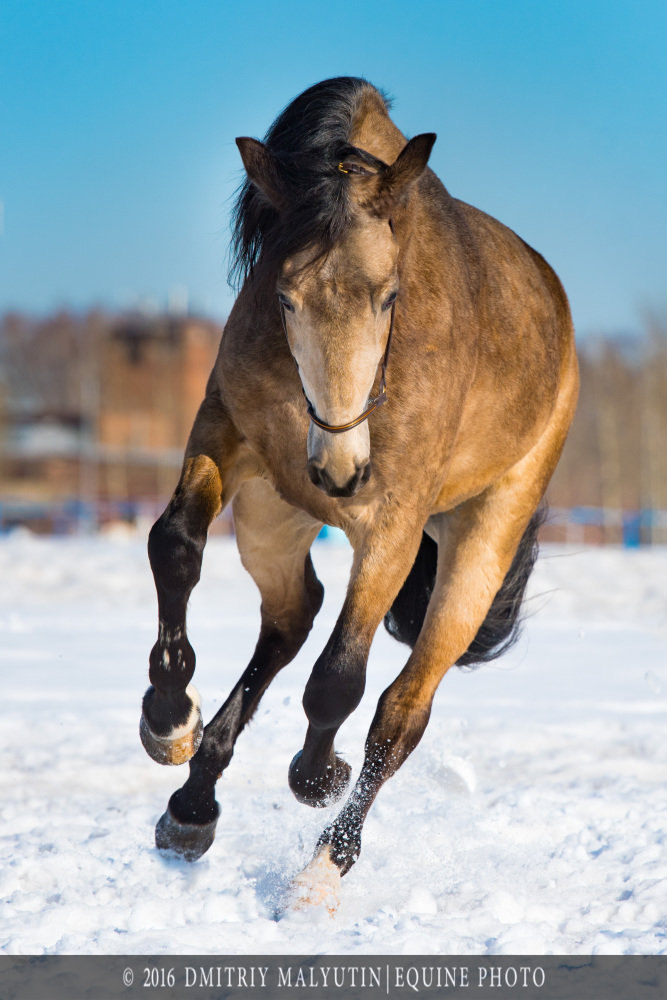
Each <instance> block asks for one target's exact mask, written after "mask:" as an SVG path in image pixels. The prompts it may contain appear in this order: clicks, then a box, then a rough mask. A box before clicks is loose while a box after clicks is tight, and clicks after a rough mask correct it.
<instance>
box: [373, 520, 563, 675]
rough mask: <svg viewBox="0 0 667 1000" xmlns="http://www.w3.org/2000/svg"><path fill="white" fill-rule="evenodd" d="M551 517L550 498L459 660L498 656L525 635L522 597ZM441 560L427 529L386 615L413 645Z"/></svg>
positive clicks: (395, 632) (532, 522)
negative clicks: (542, 531) (539, 536)
mask: <svg viewBox="0 0 667 1000" xmlns="http://www.w3.org/2000/svg"><path fill="white" fill-rule="evenodd" d="M545 519H546V504H542V505H541V506H540V507H538V509H537V510H536V511H535V513H534V514H533V516H532V518H531V519H530V522H529V524H528V527H527V528H526V530H525V532H524V534H523V537H522V539H521V541H520V542H519V547H518V549H517V550H516V554H515V556H514V559H513V560H512V565H511V566H510V568H509V570H508V573H507V576H506V577H505V579H504V580H503V583H502V586H501V588H500V590H499V591H498V593H497V594H496V596H495V597H494V599H493V603H492V604H491V607H490V608H489V612H488V614H487V616H486V618H485V619H484V621H483V622H482V624H481V626H480V629H479V631H478V633H477V635H476V636H475V638H474V639H473V641H472V642H471V644H470V646H469V647H468V649H467V650H466V652H465V653H464V654H463V656H461V657H460V658H459V660H458V661H457V662H458V665H459V666H461V667H462V666H470V665H471V664H473V663H488V661H489V660H495V659H496V657H498V656H501V655H502V654H503V653H504V652H506V650H508V649H509V648H510V646H513V645H514V643H515V642H516V640H517V639H518V638H519V631H520V626H521V619H520V617H519V612H520V610H521V602H522V601H523V595H524V593H525V590H526V584H527V583H528V578H529V576H530V574H531V572H532V569H533V566H534V565H535V560H536V559H537V551H538V544H537V533H538V531H539V529H540V527H541V526H542V524H543V523H544V521H545ZM437 561H438V546H437V545H436V543H435V542H434V541H433V539H432V538H430V537H429V536H428V535H427V534H426V533H424V535H423V537H422V543H421V545H420V547H419V552H418V553H417V558H416V559H415V564H414V566H413V567H412V569H411V570H410V573H409V574H408V578H407V580H406V581H405V583H404V584H403V586H402V588H401V590H400V592H399V594H398V596H397V598H396V600H395V601H394V603H393V604H392V606H391V610H390V611H388V612H387V614H386V615H385V619H384V624H385V628H386V629H387V631H388V632H389V634H390V635H393V637H394V638H395V639H398V641H399V642H405V643H407V645H408V646H410V647H411V648H412V647H414V645H415V642H416V641H417V636H418V635H419V633H420V631H421V627H422V625H423V624H424V618H425V616H426V609H427V607H428V602H429V600H430V599H431V594H432V593H433V586H434V584H435V572H436V567H437Z"/></svg>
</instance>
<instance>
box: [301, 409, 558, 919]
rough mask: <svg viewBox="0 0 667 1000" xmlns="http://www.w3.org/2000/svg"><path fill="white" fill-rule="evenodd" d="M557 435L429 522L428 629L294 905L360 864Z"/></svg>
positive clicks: (528, 508)
mask: <svg viewBox="0 0 667 1000" xmlns="http://www.w3.org/2000/svg"><path fill="white" fill-rule="evenodd" d="M563 436H564V435H563V434H562V433H561V429H560V428H559V427H558V425H555V426H554V427H552V428H548V429H547V432H546V433H545V435H544V437H543V438H542V439H541V440H540V441H539V442H538V444H537V445H536V446H535V448H534V449H533V451H532V452H530V453H529V454H528V455H527V456H526V457H525V458H524V459H523V460H522V461H521V462H519V463H518V464H517V465H516V466H514V467H513V469H511V470H510V471H509V472H508V473H507V474H506V475H505V477H504V478H503V479H502V480H500V481H499V482H497V483H496V484H495V485H494V486H493V487H492V488H490V489H489V490H488V491H487V492H486V493H485V494H483V495H482V496H480V497H477V498H475V499H474V500H471V501H468V502H467V503H465V504H463V505H461V507H459V508H457V509H456V510H455V511H452V512H451V513H448V514H443V515H439V516H438V517H437V518H434V519H433V521H432V523H433V524H434V525H436V524H437V526H438V568H437V574H436V580H435V586H434V589H433V593H432V596H431V599H430V601H429V605H428V610H427V613H426V618H425V620H424V624H423V626H422V629H421V631H420V633H419V637H418V639H417V642H416V643H415V646H414V649H413V652H412V654H411V656H410V658H409V660H408V662H407V664H406V666H405V668H404V669H403V670H402V671H401V673H400V674H399V676H398V677H397V678H396V680H395V681H394V683H393V684H391V685H390V687H389V688H387V690H386V691H385V692H384V694H383V695H382V697H381V698H380V701H379V703H378V707H377V711H376V714H375V717H374V719H373V722H372V724H371V728H370V730H369V734H368V738H367V741H366V749H365V757H364V763H363V766H362V769H361V773H360V775H359V779H358V781H357V783H356V785H355V788H354V790H353V792H352V794H351V795H350V798H349V799H348V801H347V802H346V804H345V806H344V807H343V809H342V810H341V812H340V814H339V815H338V816H337V818H336V819H335V820H334V822H333V823H332V824H331V825H330V826H329V827H328V828H327V829H326V830H325V831H324V833H323V834H322V836H321V838H320V840H319V842H318V847H317V852H316V856H315V860H314V862H311V865H309V866H308V868H307V869H306V871H305V872H304V873H302V875H301V876H300V877H299V878H298V879H297V881H296V883H295V890H296V894H297V900H301V901H305V902H307V901H308V900H309V899H315V900H317V899H318V898H319V896H320V895H321V893H320V891H319V888H318V885H317V884H316V880H317V878H318V877H319V875H318V873H320V872H321V871H322V870H324V871H325V872H326V882H327V886H328V885H329V884H330V883H331V881H332V879H333V877H334V875H335V874H336V872H338V874H339V875H344V874H345V873H346V872H347V871H348V870H349V869H350V868H351V866H352V865H353V864H354V862H355V861H356V859H357V857H358V856H359V853H360V850H361V834H362V827H363V823H364V820H365V818H366V815H367V814H368V811H369V809H370V807H371V805H372V803H373V801H374V799H375V797H376V795H377V793H378V791H379V790H380V788H381V787H382V785H383V784H384V782H385V781H387V779H388V778H390V777H391V776H392V775H393V774H394V773H395V772H396V771H397V770H398V768H399V767H400V766H401V765H402V764H403V762H404V761H405V760H406V759H407V757H408V756H409V755H410V753H411V752H412V751H413V750H414V748H415V747H416V746H417V744H418V743H419V741H420V739H421V737H422V735H423V733H424V730H425V729H426V725H427V723H428V720H429V716H430V713H431V705H432V701H433V697H434V695H435V692H436V690H437V687H438V685H439V683H440V681H441V680H442V678H443V676H444V674H445V673H446V672H447V670H448V669H449V668H450V667H451V666H452V665H453V664H455V663H456V662H457V661H458V660H459V659H460V658H461V657H462V656H463V654H464V653H465V652H466V651H467V650H468V649H469V647H470V645H471V643H472V641H473V639H474V638H475V636H476V635H477V633H478V631H479V628H480V626H481V625H482V623H483V622H484V620H485V618H486V615H487V613H488V611H489V608H490V607H491V604H492V602H493V599H494V597H495V595H496V593H497V592H498V590H499V589H500V587H501V585H502V583H503V580H504V579H505V576H506V574H507V572H508V570H509V568H510V566H511V563H512V560H513V558H514V555H515V553H516V551H517V548H518V545H519V542H520V540H521V537H522V535H523V533H524V531H525V530H526V527H527V525H528V523H529V521H530V518H531V516H532V514H533V512H534V510H535V509H536V507H537V506H538V504H539V502H540V499H541V497H542V494H543V492H544V489H545V487H546V484H547V482H548V479H549V476H550V474H551V471H552V469H553V466H554V464H555V461H556V459H557V457H558V453H559V447H556V446H555V445H554V440H555V442H556V445H559V444H560V443H562V437H563ZM311 876H312V878H314V879H315V884H313V882H312V880H311ZM325 888H326V886H325ZM327 892H328V889H327Z"/></svg>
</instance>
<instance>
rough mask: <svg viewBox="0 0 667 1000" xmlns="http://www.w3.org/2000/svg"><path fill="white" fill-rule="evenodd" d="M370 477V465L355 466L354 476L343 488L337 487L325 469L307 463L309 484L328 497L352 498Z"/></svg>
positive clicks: (312, 463)
mask: <svg viewBox="0 0 667 1000" xmlns="http://www.w3.org/2000/svg"><path fill="white" fill-rule="evenodd" d="M370 475H371V463H370V462H365V463H364V464H363V465H361V466H357V468H356V471H355V473H354V475H352V476H351V477H350V478H349V479H348V481H347V482H346V483H344V484H343V486H338V484H337V483H336V482H335V480H334V479H332V477H331V476H330V475H329V473H328V472H327V470H326V468H323V467H322V466H319V465H317V464H316V463H315V462H313V461H310V462H309V463H308V476H309V478H310V481H311V483H313V485H315V486H317V487H318V489H320V490H323V491H324V492H325V493H326V494H327V495H328V496H330V497H353V496H354V495H355V493H358V492H359V490H360V489H361V488H362V486H364V485H365V484H366V483H367V482H368V480H369V479H370Z"/></svg>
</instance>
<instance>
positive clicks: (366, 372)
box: [236, 133, 435, 497]
mask: <svg viewBox="0 0 667 1000" xmlns="http://www.w3.org/2000/svg"><path fill="white" fill-rule="evenodd" d="M236 141H237V145H238V147H239V150H240V152H241V156H242V159H243V162H244V166H245V168H246V171H247V174H248V177H249V178H250V180H251V181H252V183H253V184H254V185H256V187H257V188H258V189H259V190H260V191H261V192H262V194H263V196H264V198H265V199H266V200H267V201H268V202H269V203H270V205H271V206H272V207H273V209H274V210H275V212H276V213H277V219H278V222H279V224H281V225H283V226H287V227H289V226H290V217H291V216H292V215H293V214H294V213H295V212H302V211H303V206H302V205H300V204H295V203H294V197H293V196H294V187H295V186H294V184H290V183H289V178H288V177H287V176H286V173H287V168H286V166H285V164H284V163H283V162H281V160H280V159H279V158H278V157H277V156H275V155H274V154H273V153H272V152H271V150H269V149H268V147H267V146H265V145H263V144H262V143H260V142H258V141H257V140H255V139H248V138H242V139H237V140H236ZM434 141H435V136H434V135H432V134H430V133H429V134H425V135H420V136H416V137H415V138H414V139H412V140H411V141H410V142H408V143H407V145H406V146H405V147H404V149H403V150H402V152H401V153H400V155H399V156H398V158H397V159H396V160H395V161H394V163H392V164H391V165H387V164H385V163H383V162H382V161H380V160H378V159H377V158H376V157H374V156H372V155H371V154H369V153H367V152H366V151H364V150H361V149H357V148H355V147H348V148H347V149H346V150H344V151H343V155H342V157H341V159H340V160H339V161H338V162H337V163H333V164H332V165H331V171H332V172H335V173H336V174H337V175H338V177H339V178H340V181H339V183H338V184H337V187H336V191H337V192H338V195H339V197H343V198H345V200H346V202H345V225H344V226H341V232H340V234H339V235H338V236H337V238H336V239H335V240H334V241H333V242H332V241H329V242H332V245H330V246H326V250H325V251H324V252H323V250H322V244H321V243H319V242H318V241H317V239H316V232H317V231H316V229H315V231H314V233H313V236H312V238H311V240H310V242H309V243H308V244H307V245H305V246H303V247H301V248H300V249H299V250H297V252H295V253H291V254H288V255H287V256H286V257H285V258H284V259H282V260H281V261H280V263H279V266H278V267H277V268H276V270H275V274H276V278H275V292H276V295H277V297H278V302H279V305H280V310H281V312H282V319H283V326H284V330H285V334H286V337H287V342H288V344H289V349H290V351H291V353H292V356H293V358H294V360H295V362H296V365H297V368H298V371H299V377H300V379H301V384H302V387H303V391H304V394H305V396H306V399H307V401H308V412H309V414H310V417H311V425H310V428H309V431H308V444H307V451H308V474H309V476H310V479H311V480H312V482H313V483H314V484H315V485H316V486H317V487H319V488H320V489H322V490H324V492H325V493H327V494H328V495H329V496H333V497H350V496H354V494H355V493H357V492H358V491H359V490H360V489H361V488H362V487H363V485H364V484H365V483H366V482H367V481H368V479H369V477H370V474H371V463H370V433H369V428H368V423H367V421H366V418H367V417H368V416H369V415H370V414H371V413H372V412H373V411H374V409H376V407H377V405H379V404H380V402H383V401H384V369H385V367H386V361H387V356H388V342H389V338H390V335H391V330H392V325H393V316H394V303H395V302H396V299H397V296H398V294H399V252H400V248H399V244H398V241H397V239H396V236H395V234H394V230H393V226H392V217H393V214H394V212H395V210H396V209H397V207H398V206H399V205H400V204H402V203H404V202H405V201H406V199H407V198H408V195H409V191H410V189H411V187H412V185H413V184H414V183H415V181H417V180H418V178H419V177H420V176H421V174H422V173H423V171H424V169H425V167H426V164H427V162H428V157H429V155H430V152H431V147H432V146H433V142H434ZM292 169H294V168H293V167H292ZM291 195H292V197H290V196H291ZM383 357H384V363H383V364H382V378H381V384H380V393H379V396H378V398H377V399H376V400H371V401H370V403H369V399H370V396H371V393H372V390H373V386H374V383H375V381H376V378H377V373H378V368H379V367H380V364H381V362H382V361H383Z"/></svg>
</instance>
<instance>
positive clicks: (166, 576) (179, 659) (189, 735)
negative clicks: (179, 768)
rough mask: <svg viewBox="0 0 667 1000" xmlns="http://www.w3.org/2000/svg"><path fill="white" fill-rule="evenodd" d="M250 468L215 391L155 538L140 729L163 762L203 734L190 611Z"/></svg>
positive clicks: (193, 746)
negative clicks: (151, 632) (214, 538)
mask: <svg viewBox="0 0 667 1000" xmlns="http://www.w3.org/2000/svg"><path fill="white" fill-rule="evenodd" d="M242 473H243V460H242V456H240V447H239V438H238V434H237V432H236V429H235V428H234V426H233V424H232V423H231V420H230V419H229V417H228V415H227V413H226V411H225V409H224V407H223V406H222V403H221V402H220V400H219V398H218V397H217V396H216V395H210V396H207V397H206V399H205V400H204V402H203V403H202V406H201V408H200V410H199V413H198V415H197V419H196V420H195V424H194V427H193V429H192V433H191V435H190V440H189V442H188V447H187V450H186V454H185V460H184V464H183V470H182V472H181V477H180V480H179V483H178V486H177V487H176V490H175V492H174V495H173V496H172V498H171V500H170V502H169V505H168V506H167V508H166V510H165V511H164V513H163V514H162V516H161V517H160V518H159V519H158V520H157V521H156V523H155V524H154V525H153V528H152V530H151V533H150V536H149V540H148V554H149V559H150V563H151V568H152V570H153V576H154V578H155V587H156V590H157V598H158V615H159V628H158V638H157V642H156V643H155V645H154V646H153V649H152V650H151V654H150V670H149V678H150V682H151V686H150V687H149V689H148V691H147V692H146V694H145V696H144V701H143V710H142V716H141V726H140V734H141V741H142V743H143V745H144V747H145V749H146V751H147V752H148V754H149V755H150V756H151V757H152V758H153V759H154V760H156V761H158V762H159V763H161V764H182V763H183V762H184V761H186V760H188V759H189V758H190V757H192V755H193V754H194V753H195V751H196V750H197V747H198V746H199V743H200V741H201V738H202V722H201V713H200V710H199V699H198V696H197V693H196V691H195V689H194V687H193V686H192V685H191V683H190V682H191V680H192V676H193V674H194V670H195V654H194V650H193V649H192V646H191V645H190V643H189V642H188V638H187V633H186V626H185V613H186V607H187V603H188V599H189V597H190V593H191V592H192V589H193V587H194V586H195V584H196V583H197V581H198V580H199V573H200V569H201V561H202V553H203V550H204V546H205V544H206V537H207V533H208V528H209V525H210V523H211V521H212V520H213V518H214V517H215V516H216V515H217V514H218V513H219V512H220V510H221V509H222V507H223V506H224V505H225V504H226V502H227V500H228V498H229V497H230V496H231V495H232V494H233V492H234V491H235V489H236V488H237V486H238V482H239V477H240V476H242Z"/></svg>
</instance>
